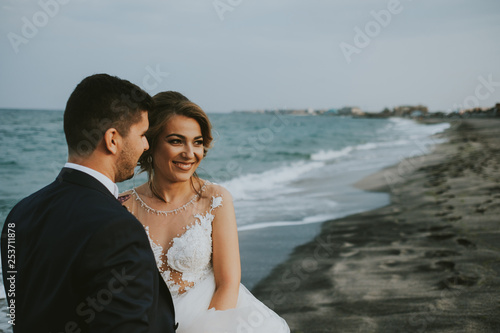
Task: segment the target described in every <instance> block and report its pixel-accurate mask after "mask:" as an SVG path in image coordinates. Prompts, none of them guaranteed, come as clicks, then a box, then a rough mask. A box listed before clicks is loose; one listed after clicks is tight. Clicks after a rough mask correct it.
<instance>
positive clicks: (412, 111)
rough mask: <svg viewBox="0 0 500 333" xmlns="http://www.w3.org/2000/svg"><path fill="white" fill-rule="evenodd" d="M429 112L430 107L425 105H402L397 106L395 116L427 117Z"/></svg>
mask: <svg viewBox="0 0 500 333" xmlns="http://www.w3.org/2000/svg"><path fill="white" fill-rule="evenodd" d="M427 113H429V109H428V108H427V106H425V105H401V106H396V107H395V108H394V111H393V116H396V117H412V118H417V117H425V116H426V115H427Z"/></svg>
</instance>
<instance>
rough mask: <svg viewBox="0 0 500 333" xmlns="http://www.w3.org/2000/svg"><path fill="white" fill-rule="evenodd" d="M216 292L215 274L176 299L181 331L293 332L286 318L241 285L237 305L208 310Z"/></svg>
mask: <svg viewBox="0 0 500 333" xmlns="http://www.w3.org/2000/svg"><path fill="white" fill-rule="evenodd" d="M214 291H215V280H214V276H213V274H209V275H208V277H207V278H205V279H204V280H203V281H201V282H198V283H197V284H196V285H195V286H194V287H193V288H191V289H190V290H189V291H188V292H186V293H184V294H182V295H180V296H178V297H175V298H174V307H175V319H176V321H177V322H178V323H179V327H178V328H177V331H176V332H177V333H289V332H290V329H289V328H288V325H287V324H286V322H285V320H284V319H283V318H281V317H279V316H278V315H277V314H276V313H274V312H273V311H272V310H271V309H269V308H268V307H267V306H265V305H264V304H263V303H262V302H260V301H259V300H258V299H257V298H255V297H254V296H253V295H252V294H251V293H250V292H249V291H248V289H247V288H245V286H243V285H242V284H240V290H239V294H238V303H237V305H236V308H234V309H230V310H224V311H217V310H215V309H210V310H208V307H209V305H210V301H211V300H212V296H213V294H214Z"/></svg>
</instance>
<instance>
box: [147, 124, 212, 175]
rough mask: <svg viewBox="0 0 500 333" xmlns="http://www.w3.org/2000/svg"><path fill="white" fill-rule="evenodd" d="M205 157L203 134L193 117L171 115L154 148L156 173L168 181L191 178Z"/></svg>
mask: <svg viewBox="0 0 500 333" xmlns="http://www.w3.org/2000/svg"><path fill="white" fill-rule="evenodd" d="M202 159H203V137H202V135H201V128H200V125H199V124H198V122H197V121H196V120H194V119H193V118H188V117H185V116H180V115H176V116H173V117H172V118H170V120H169V121H168V122H167V124H166V125H165V128H164V129H163V133H162V134H161V135H160V138H159V140H158V144H157V146H156V147H155V151H154V152H153V164H154V170H155V175H157V176H160V178H161V179H164V180H166V181H169V182H184V181H188V180H189V179H190V178H191V176H192V175H193V173H194V172H195V171H196V169H197V168H198V165H199V164H200V162H201V160H202Z"/></svg>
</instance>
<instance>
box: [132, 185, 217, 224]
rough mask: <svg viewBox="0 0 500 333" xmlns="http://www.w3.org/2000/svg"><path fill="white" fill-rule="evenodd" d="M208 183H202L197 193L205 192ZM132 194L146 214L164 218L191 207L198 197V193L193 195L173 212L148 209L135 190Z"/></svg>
mask: <svg viewBox="0 0 500 333" xmlns="http://www.w3.org/2000/svg"><path fill="white" fill-rule="evenodd" d="M208 183H209V181H208V180H207V181H205V183H203V186H202V187H201V188H200V192H199V193H202V192H203V191H205V189H206V187H207V184H208ZM132 193H133V194H134V196H135V200H137V201H139V203H140V204H141V207H142V208H144V209H145V210H146V211H147V212H148V213H153V214H156V215H165V216H167V215H175V214H178V213H179V212H181V211H183V210H186V208H187V207H188V206H189V205H191V204H192V203H193V202H195V201H196V200H197V199H198V197H199V196H200V195H199V194H198V193H196V194H195V195H194V197H192V198H191V200H189V201H188V202H186V203H185V204H184V205H182V206H181V207H179V208H176V209H173V210H156V209H154V208H151V207H149V206H148V204H147V203H145V202H144V200H142V199H141V197H140V196H139V194H138V193H137V192H136V191H135V188H133V189H132Z"/></svg>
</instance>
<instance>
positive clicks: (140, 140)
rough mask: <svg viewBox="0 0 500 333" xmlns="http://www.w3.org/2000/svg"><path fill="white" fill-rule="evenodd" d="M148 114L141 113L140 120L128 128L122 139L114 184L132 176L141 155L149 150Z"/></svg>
mask: <svg viewBox="0 0 500 333" xmlns="http://www.w3.org/2000/svg"><path fill="white" fill-rule="evenodd" d="M148 127H149V122H148V113H147V112H146V111H144V112H142V114H141V120H140V121H139V122H137V123H135V124H133V125H132V126H131V127H130V131H129V132H128V135H127V136H126V137H124V138H123V149H122V150H121V151H120V155H119V156H118V161H117V171H116V177H115V182H116V183H119V182H122V181H124V180H127V179H130V178H132V177H133V176H134V169H135V167H136V166H137V161H138V160H139V157H141V155H142V153H143V152H144V151H146V150H148V149H149V143H148V140H147V139H146V135H145V134H146V131H147V130H148Z"/></svg>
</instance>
